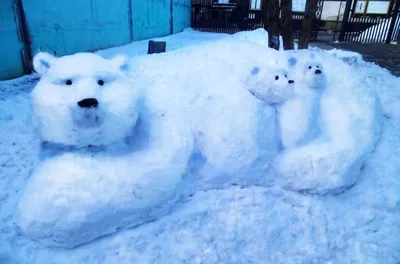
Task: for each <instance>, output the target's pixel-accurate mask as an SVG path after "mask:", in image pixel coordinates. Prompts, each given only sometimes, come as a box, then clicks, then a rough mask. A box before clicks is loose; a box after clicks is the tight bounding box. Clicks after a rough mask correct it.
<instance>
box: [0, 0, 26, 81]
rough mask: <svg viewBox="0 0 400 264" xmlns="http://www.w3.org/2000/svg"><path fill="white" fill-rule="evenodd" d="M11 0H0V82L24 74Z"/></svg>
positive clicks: (21, 47)
mask: <svg viewBox="0 0 400 264" xmlns="http://www.w3.org/2000/svg"><path fill="white" fill-rule="evenodd" d="M16 21H17V19H16V15H15V12H14V9H13V0H1V4H0V80H4V79H7V78H8V77H16V76H21V75H22V74H24V67H23V62H22V57H21V52H22V50H23V46H22V43H21V41H20V39H19V35H18V26H17V23H16Z"/></svg>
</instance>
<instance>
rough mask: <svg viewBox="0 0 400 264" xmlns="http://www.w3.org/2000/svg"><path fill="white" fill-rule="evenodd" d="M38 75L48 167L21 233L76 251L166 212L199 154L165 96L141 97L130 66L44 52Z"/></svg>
mask: <svg viewBox="0 0 400 264" xmlns="http://www.w3.org/2000/svg"><path fill="white" fill-rule="evenodd" d="M34 67H35V70H36V71H37V72H38V73H39V74H40V75H41V79H40V81H39V83H38V84H37V85H36V87H35V88H34V90H33V92H32V106H33V113H34V116H35V117H36V121H37V124H38V126H37V127H38V129H39V132H40V135H41V137H42V139H43V141H44V142H45V143H44V144H43V156H44V159H43V160H42V163H41V164H40V165H39V166H38V167H37V168H36V169H35V170H34V172H33V174H32V175H31V178H30V179H29V181H28V183H27V186H26V189H25V191H24V193H23V195H22V197H21V200H20V204H19V226H20V227H21V229H22V231H23V233H24V234H25V235H26V236H28V237H30V238H32V239H34V240H37V241H39V242H41V243H42V244H44V245H47V246H52V247H64V248H72V247H75V246H78V245H81V244H83V243H86V242H89V241H91V240H94V239H96V238H98V237H101V236H104V235H107V234H110V233H113V232H116V231H118V230H120V229H124V228H128V227H131V226H134V225H138V224H141V223H144V222H147V221H150V220H152V219H155V218H157V217H159V216H161V215H163V214H166V213H168V212H169V210H170V206H171V204H173V203H175V202H176V200H177V199H179V196H180V194H181V192H182V190H183V189H184V185H185V182H186V178H187V177H186V174H187V171H188V163H189V161H190V157H191V155H192V151H193V138H192V133H191V131H190V130H189V129H188V125H187V124H186V121H185V118H184V116H183V114H182V113H183V112H184V111H183V110H182V109H181V108H180V107H179V105H175V104H172V105H171V104H169V103H168V102H170V101H172V100H168V96H170V95H168V91H166V89H164V87H154V88H153V89H151V90H150V91H147V92H146V93H145V92H143V91H142V90H141V87H143V86H144V85H143V83H138V82H136V81H135V80H134V79H133V78H132V77H130V76H129V75H127V73H128V68H129V67H128V64H127V61H126V59H125V58H123V57H116V58H113V59H104V58H102V57H100V56H98V55H95V54H92V53H78V54H75V55H71V56H64V57H61V58H55V57H53V56H51V55H49V54H47V53H39V54H38V55H36V56H35V58H34ZM173 96H174V99H176V98H177V97H178V99H179V95H176V94H175V95H173ZM170 97H171V96H170ZM165 98H167V99H165ZM170 99H171V98H170Z"/></svg>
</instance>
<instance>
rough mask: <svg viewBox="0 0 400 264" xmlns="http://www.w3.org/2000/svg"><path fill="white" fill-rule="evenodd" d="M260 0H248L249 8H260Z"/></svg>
mask: <svg viewBox="0 0 400 264" xmlns="http://www.w3.org/2000/svg"><path fill="white" fill-rule="evenodd" d="M261 1H262V0H250V9H258V10H260V9H261Z"/></svg>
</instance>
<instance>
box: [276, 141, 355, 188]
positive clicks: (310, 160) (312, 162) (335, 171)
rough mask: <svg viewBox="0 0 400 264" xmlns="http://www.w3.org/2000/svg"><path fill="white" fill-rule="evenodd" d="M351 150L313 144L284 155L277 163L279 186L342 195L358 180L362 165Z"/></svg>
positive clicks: (326, 144)
mask: <svg viewBox="0 0 400 264" xmlns="http://www.w3.org/2000/svg"><path fill="white" fill-rule="evenodd" d="M355 157H356V155H354V151H352V150H351V149H338V148H335V146H334V145H332V144H330V143H321V144H317V143H314V144H310V145H306V146H303V147H300V148H296V149H293V150H289V151H287V152H283V153H282V154H281V155H280V156H279V157H277V159H276V160H275V163H274V166H273V170H274V173H275V177H276V182H277V183H279V185H281V186H282V187H283V188H285V189H289V190H293V191H297V192H301V193H308V194H319V195H325V194H328V193H333V194H334V193H339V192H342V191H343V190H344V189H346V188H348V187H349V186H352V185H353V184H354V183H355V181H356V180H357V175H358V174H359V170H360V166H361V161H360V159H356V158H355Z"/></svg>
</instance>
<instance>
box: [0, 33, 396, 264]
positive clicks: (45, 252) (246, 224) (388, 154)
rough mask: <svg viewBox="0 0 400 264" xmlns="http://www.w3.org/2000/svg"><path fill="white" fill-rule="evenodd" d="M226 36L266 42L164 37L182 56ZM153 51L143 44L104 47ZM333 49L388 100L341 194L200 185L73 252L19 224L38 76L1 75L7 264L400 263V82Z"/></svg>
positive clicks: (1, 199) (1, 202) (2, 242)
mask: <svg viewBox="0 0 400 264" xmlns="http://www.w3.org/2000/svg"><path fill="white" fill-rule="evenodd" d="M264 37H265V38H264ZM223 38H225V39H242V40H248V41H252V42H255V43H257V44H261V45H264V44H266V39H267V38H266V34H265V32H263V31H261V30H256V31H254V32H245V33H239V34H238V35H234V36H228V35H224V34H208V33H200V32H195V31H192V30H186V31H185V32H183V33H180V34H177V35H174V36H170V37H166V38H163V39H164V40H167V50H168V51H171V50H176V51H175V53H176V52H178V53H179V51H178V49H180V48H183V47H187V46H190V45H198V44H200V45H202V44H206V43H211V42H213V41H215V40H220V39H223ZM146 52H147V42H146V41H142V42H136V43H132V44H129V45H126V46H123V47H118V48H112V49H108V50H103V51H99V52H98V53H99V54H101V55H103V56H105V57H111V56H113V55H115V54H120V53H122V54H126V55H128V56H131V57H132V56H138V55H144V54H146ZM238 52H239V51H238ZM329 53H331V54H332V55H334V56H336V57H338V58H340V59H342V60H343V61H345V62H346V63H347V64H349V65H350V66H351V67H352V69H354V75H355V76H356V75H357V76H359V77H361V78H362V80H363V81H365V84H366V85H368V86H370V87H374V88H375V89H376V91H377V93H378V95H379V98H380V100H381V102H382V105H383V113H384V120H383V129H382V132H381V137H380V140H379V141H378V143H377V145H376V147H375V149H374V151H373V153H372V155H371V156H369V158H368V160H367V161H366V163H365V164H364V166H363V168H362V171H361V175H360V177H359V179H358V181H357V182H356V184H355V185H354V186H352V187H351V188H349V189H347V190H346V191H345V192H342V193H341V194H338V195H307V194H305V193H304V192H296V191H290V190H284V189H282V188H280V187H279V186H270V187H260V186H258V187H257V186H247V187H244V188H243V187H239V186H233V187H229V188H224V189H218V190H217V189H215V190H206V191H198V192H196V194H195V195H194V196H192V197H190V198H189V199H188V200H187V201H185V202H180V203H178V204H176V205H175V206H173V207H172V209H171V213H169V214H168V215H166V216H164V217H161V218H159V219H158V220H156V221H153V222H149V223H146V224H143V225H141V226H139V227H136V228H132V229H128V230H125V231H121V232H119V233H115V234H114V235H111V236H107V237H104V238H101V239H98V240H96V241H94V242H91V243H88V244H86V245H83V246H79V247H77V248H74V249H68V250H63V249H50V248H46V247H44V246H42V245H41V244H39V243H37V242H34V241H32V240H30V239H28V238H26V237H25V236H24V235H23V234H22V232H21V230H20V229H19V227H18V225H17V221H16V212H17V205H18V202H19V199H20V195H21V193H22V192H23V190H24V187H25V183H26V182H27V179H28V178H29V177H30V175H31V171H32V170H33V168H34V167H35V166H36V165H37V164H38V161H39V160H38V156H39V143H40V142H39V138H38V137H37V135H36V133H35V131H33V127H32V125H31V123H30V98H29V96H30V92H31V90H32V88H33V86H34V85H35V83H36V81H37V76H36V75H32V76H24V77H21V78H19V79H15V80H10V81H5V82H0V109H1V111H0V165H1V167H0V168H1V169H0V190H1V192H0V263H382V264H386V263H387V264H391V263H393V264H395V263H399V261H400V239H399V237H400V178H399V175H400V152H399V150H400V79H399V78H397V77H394V76H392V75H391V74H390V73H389V72H388V71H387V70H385V69H382V68H380V67H378V66H376V65H374V64H371V63H366V62H364V61H363V60H362V58H361V56H360V55H359V54H356V53H350V52H343V51H340V50H332V51H330V52H329ZM163 56H168V54H164V55H163ZM239 57H240V56H239ZM212 59H213V58H212V57H209V58H208V60H212ZM215 59H216V58H215ZM154 61H155V62H157V60H154ZM205 61H206V60H205ZM200 63H202V62H201V61H200V60H196V61H193V64H194V65H196V64H200ZM179 66H180V65H177V67H179ZM154 67H155V68H158V69H160V67H163V65H154ZM194 68H196V67H194ZM165 70H166V71H168V68H165ZM175 70H176V69H175ZM182 70H185V71H187V70H188V69H182ZM324 70H327V69H326V66H325V68H324ZM335 71H337V72H338V73H339V74H340V69H335ZM149 75H150V76H151V73H149ZM227 76H228V75H227ZM177 77H178V76H177ZM341 77H342V76H337V78H341ZM204 78H207V76H204ZM349 81H351V80H349ZM338 110H339V109H338Z"/></svg>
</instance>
